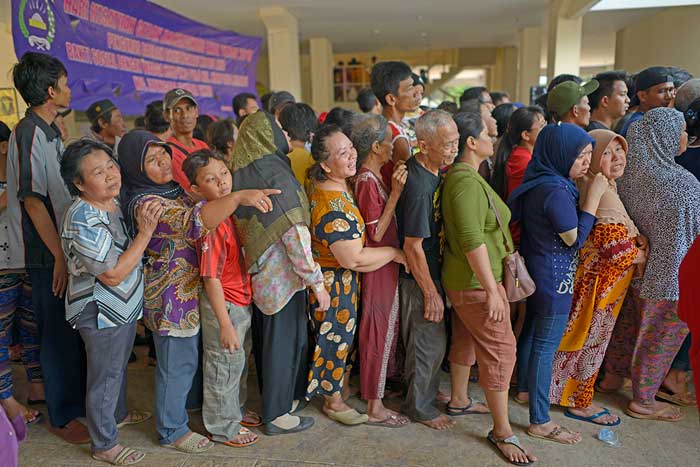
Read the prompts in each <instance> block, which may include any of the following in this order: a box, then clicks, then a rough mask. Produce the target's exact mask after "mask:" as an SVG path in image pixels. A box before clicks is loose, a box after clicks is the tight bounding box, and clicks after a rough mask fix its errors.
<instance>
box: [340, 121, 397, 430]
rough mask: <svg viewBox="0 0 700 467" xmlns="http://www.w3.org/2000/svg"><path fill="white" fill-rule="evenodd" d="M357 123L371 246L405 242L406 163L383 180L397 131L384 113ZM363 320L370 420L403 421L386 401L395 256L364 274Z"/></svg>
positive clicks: (393, 335)
mask: <svg viewBox="0 0 700 467" xmlns="http://www.w3.org/2000/svg"><path fill="white" fill-rule="evenodd" d="M360 118H361V119H360V120H359V121H357V122H356V123H355V125H354V127H353V129H352V135H351V138H352V143H353V145H354V146H355V150H356V151H357V167H358V168H359V169H358V171H357V178H356V179H355V198H356V199H357V207H358V208H359V209H360V213H361V214H362V217H363V218H364V220H365V226H366V232H367V239H366V243H365V246H366V247H370V248H371V247H387V246H388V247H393V248H399V246H400V245H399V232H398V226H397V224H396V214H395V211H396V203H397V202H398V201H399V196H401V191H402V190H403V186H404V184H405V183H406V177H407V172H406V166H405V165H403V164H400V165H397V166H396V169H395V170H394V174H393V177H392V179H391V186H390V187H387V186H385V185H384V183H383V182H382V174H381V169H382V167H383V166H384V165H385V164H386V163H388V162H389V161H391V154H392V150H393V144H392V143H391V131H389V125H388V123H387V121H386V119H385V118H384V117H382V116H381V115H371V116H370V115H367V116H362V117H360ZM361 299H362V320H360V331H359V332H360V336H359V338H360V340H359V342H360V346H359V350H360V392H361V395H362V398H363V399H365V400H366V401H367V415H368V416H369V423H376V424H380V425H382V426H390V427H395V426H401V425H405V424H406V423H408V421H409V420H408V418H407V417H405V416H403V415H400V414H398V413H397V412H394V411H393V410H389V409H387V408H386V407H384V405H383V404H382V398H383V397H384V388H385V385H386V378H387V376H391V374H392V372H396V368H395V366H396V365H392V363H393V362H394V361H395V359H396V356H395V353H396V344H397V342H398V337H399V334H400V329H399V265H398V264H397V263H395V262H390V263H387V264H385V265H384V266H382V267H381V268H379V269H377V270H376V271H373V272H366V273H365V275H364V286H363V287H362V294H361Z"/></svg>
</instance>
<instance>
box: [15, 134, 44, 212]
mask: <svg viewBox="0 0 700 467" xmlns="http://www.w3.org/2000/svg"><path fill="white" fill-rule="evenodd" d="M27 123H28V122H26V123H25V124H20V125H18V126H17V128H16V129H15V144H14V148H13V149H14V150H15V151H17V160H18V162H19V180H18V184H17V187H18V190H17V198H19V200H20V201H24V199H25V198H27V197H28V196H36V197H38V198H40V199H42V200H46V197H47V193H48V180H47V178H46V162H45V160H44V157H45V155H46V148H42V143H41V140H40V138H39V136H38V134H39V129H38V127H37V126H36V125H32V124H27Z"/></svg>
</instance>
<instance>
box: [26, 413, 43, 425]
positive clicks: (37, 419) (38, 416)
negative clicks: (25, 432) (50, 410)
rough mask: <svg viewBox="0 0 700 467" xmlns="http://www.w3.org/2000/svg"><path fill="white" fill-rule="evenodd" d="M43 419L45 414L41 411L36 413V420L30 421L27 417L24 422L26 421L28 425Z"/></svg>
mask: <svg viewBox="0 0 700 467" xmlns="http://www.w3.org/2000/svg"><path fill="white" fill-rule="evenodd" d="M43 419H44V414H43V413H41V412H37V413H36V415H35V416H34V420H31V421H29V420H27V418H26V417H25V419H24V423H26V424H27V425H34V424H35V423H39V422H40V421H42V420H43Z"/></svg>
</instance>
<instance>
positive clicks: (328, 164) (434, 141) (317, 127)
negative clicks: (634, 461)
mask: <svg viewBox="0 0 700 467" xmlns="http://www.w3.org/2000/svg"><path fill="white" fill-rule="evenodd" d="M12 76H13V79H14V84H15V87H16V89H17V91H18V92H19V94H20V95H21V96H22V98H23V99H24V100H25V101H26V103H27V105H28V110H27V113H26V116H25V117H24V118H23V119H22V120H21V121H20V122H19V123H18V124H17V125H16V127H15V128H13V129H10V128H8V127H7V126H6V125H4V124H2V125H0V180H1V182H0V183H2V186H0V188H2V189H3V193H2V195H0V209H2V212H1V214H0V225H2V228H0V236H2V238H0V242H1V244H2V246H3V253H2V254H1V255H0V279H2V288H1V289H0V306H1V308H0V406H1V407H2V410H0V425H3V426H6V427H7V428H8V429H4V428H3V429H2V433H3V435H0V439H1V440H2V443H3V446H5V445H7V446H12V448H11V450H10V451H8V452H5V453H3V454H0V461H1V462H0V464H2V465H13V462H16V454H17V444H16V442H17V440H18V439H22V437H23V436H24V433H25V431H26V425H30V424H32V423H36V422H38V421H40V420H41V419H42V417H43V414H42V413H41V411H40V410H38V409H37V408H36V406H37V404H45V407H46V410H47V412H48V423H49V427H50V430H51V432H52V433H54V434H55V435H57V436H58V437H60V438H62V439H63V440H65V441H66V442H68V443H74V444H87V443H89V444H90V445H91V453H92V457H93V458H94V459H97V460H101V461H105V462H107V463H110V464H113V465H131V464H135V463H137V462H140V461H141V460H143V459H144V457H145V454H144V453H143V452H141V451H138V450H135V449H133V448H129V447H125V446H123V445H122V444H120V443H119V429H120V428H122V427H123V426H125V425H129V424H136V423H141V422H143V421H146V420H148V419H150V418H152V416H154V417H155V426H156V431H157V436H158V440H159V442H160V444H161V445H162V446H164V447H167V448H172V449H176V450H178V451H181V452H185V453H188V454H195V453H202V452H205V451H207V450H208V449H210V448H212V447H213V446H214V445H215V443H221V444H223V445H226V446H231V447H246V446H250V445H252V444H255V443H257V442H258V441H259V440H260V438H259V434H258V433H256V430H253V429H251V428H255V427H260V430H261V431H262V432H263V433H264V434H266V435H268V436H273V435H283V434H292V433H297V432H301V431H304V430H307V429H310V428H311V427H312V426H313V425H314V418H313V417H311V416H309V414H310V413H311V412H309V411H306V412H303V413H304V414H305V415H302V411H303V410H304V409H305V408H306V406H307V405H308V404H309V402H310V401H311V400H312V399H314V397H315V396H319V400H320V401H321V403H322V404H321V410H322V412H323V414H325V416H327V417H328V418H329V419H331V420H333V421H335V422H337V423H340V424H344V425H360V424H366V425H372V426H378V427H387V428H399V429H400V428H401V427H405V426H407V425H408V424H409V423H411V422H417V423H421V424H423V425H425V426H427V427H430V428H433V429H436V430H446V429H450V428H452V427H453V426H454V425H455V421H454V417H459V416H464V415H469V414H482V415H490V416H491V418H492V429H491V430H490V431H489V432H488V436H487V439H488V441H489V442H490V443H491V444H492V445H493V447H494V450H495V452H497V453H498V454H499V455H501V456H502V457H503V458H504V459H505V460H506V461H508V462H510V463H512V464H514V465H530V464H532V463H534V462H535V461H536V460H537V457H536V456H535V455H534V454H533V453H531V452H530V450H529V449H528V448H527V447H526V446H525V445H524V444H523V443H522V442H521V441H520V439H519V438H518V436H517V435H516V433H515V432H514V430H513V428H512V427H511V424H510V421H509V392H511V393H512V398H513V400H514V401H515V402H517V403H519V404H523V405H527V406H528V407H529V426H528V427H527V429H526V433H527V434H528V435H530V436H533V437H536V438H541V439H545V440H549V441H553V442H557V443H563V444H567V445H571V444H576V443H579V442H581V441H582V435H581V433H580V432H578V431H576V430H575V428H570V427H565V426H562V425H560V424H558V423H556V422H554V421H553V420H552V418H551V417H550V407H551V406H552V405H555V406H561V407H564V414H565V415H566V417H569V418H570V419H572V420H574V422H572V423H592V424H596V425H600V426H616V425H619V424H620V423H622V422H623V419H622V418H621V416H620V415H617V414H615V413H613V412H612V411H611V410H610V409H609V408H606V407H603V406H601V405H598V404H597V403H596V402H595V401H594V393H595V392H596V391H598V392H602V393H609V392H614V391H617V390H619V389H622V388H623V387H624V385H625V382H626V381H630V382H631V389H632V399H631V400H630V401H629V404H628V405H627V407H626V409H625V413H626V414H627V415H628V416H630V417H634V418H638V419H646V420H654V421H668V422H675V421H679V420H681V418H682V416H683V414H682V412H681V411H680V410H679V409H678V408H677V407H676V406H678V405H680V406H695V405H696V401H695V400H694V398H693V397H692V396H691V394H690V392H689V389H688V387H689V385H688V380H687V376H688V374H689V370H690V368H691V364H692V366H693V367H694V368H695V369H696V370H697V365H698V363H699V360H700V345H699V344H700V336H698V335H697V332H698V331H700V323H699V322H698V321H699V320H698V318H697V314H696V313H694V306H695V305H696V304H698V303H700V296H698V298H696V296H697V292H694V290H695V289H696V288H695V287H694V286H693V284H692V280H691V278H692V277H695V275H696V274H698V273H700V247H698V246H697V242H696V239H697V237H698V235H700V182H699V181H698V177H699V176H700V170H699V169H700V163H699V161H700V159H699V157H700V154H699V152H700V140H698V136H700V79H692V77H690V76H689V75H688V74H687V73H685V72H683V70H678V69H673V68H666V67H651V68H648V69H646V70H643V71H641V72H639V73H638V74H636V75H635V76H630V75H628V74H627V73H625V72H620V71H612V72H604V73H600V74H599V75H597V76H596V77H595V78H594V79H591V80H589V81H587V82H583V81H582V79H581V78H580V77H577V76H572V75H562V76H558V77H556V78H555V79H554V80H553V81H552V83H551V84H550V86H549V89H548V92H547V94H546V95H545V96H544V97H542V98H540V99H539V100H538V103H539V104H540V105H532V106H524V105H522V104H519V103H511V102H510V98H509V96H508V95H507V94H505V93H496V92H494V93H490V92H489V91H488V89H486V88H483V87H473V88H469V89H467V90H466V91H465V92H464V94H463V95H462V96H461V99H460V102H459V104H457V103H454V102H443V103H442V104H440V106H439V107H438V108H437V109H429V108H423V107H421V102H422V100H423V93H424V92H425V85H424V83H423V82H422V81H421V79H420V77H418V76H417V75H415V74H413V73H412V71H411V68H410V67H409V66H408V65H407V64H406V63H403V62H396V61H385V62H379V63H377V64H375V65H374V66H373V68H372V70H371V89H366V90H363V91H362V92H361V93H359V96H358V104H359V107H360V109H361V110H362V112H352V111H349V110H345V109H340V108H336V109H332V110H331V111H329V112H327V113H325V112H324V113H323V114H321V115H317V113H316V112H315V110H314V109H313V108H312V107H311V106H309V105H308V104H306V103H302V102H296V99H295V98H294V96H293V95H291V94H290V93H289V92H285V91H279V92H273V93H270V94H268V95H266V96H263V97H262V98H261V99H260V100H258V99H257V96H255V95H253V94H247V93H245V94H240V95H238V96H236V97H235V98H234V99H233V103H232V104H233V109H234V113H235V115H234V116H233V118H216V117H213V116H207V115H200V114H199V111H198V105H197V98H196V96H194V95H193V94H192V93H191V92H189V91H188V90H187V89H184V88H177V89H173V90H171V91H169V92H167V93H166V94H165V95H164V96H163V99H162V100H159V101H155V102H152V103H150V104H148V106H147V107H146V109H145V113H144V115H143V116H142V117H139V118H138V119H137V121H136V124H135V125H136V127H135V128H134V129H132V130H131V131H128V132H127V131H126V124H125V121H124V118H123V116H122V115H121V113H120V111H119V109H118V108H117V107H116V106H115V105H114V104H113V103H112V102H111V101H110V100H109V99H101V100H98V101H96V102H95V103H93V104H92V105H91V106H90V107H89V109H88V110H87V112H86V114H87V117H88V119H89V120H90V134H89V135H87V136H86V137H83V138H80V139H75V138H72V139H71V138H70V135H68V131H67V129H66V126H65V124H63V122H62V119H63V117H65V116H66V115H67V112H70V100H71V91H70V87H69V86H68V81H67V80H68V76H67V71H66V69H65V67H64V66H63V64H62V63H61V62H60V61H59V60H57V59H56V58H53V57H51V56H49V55H45V54H40V53H27V54H25V55H23V56H22V57H21V59H20V60H19V62H18V63H17V64H16V65H15V67H14V68H13V70H12ZM64 141H66V143H67V146H64ZM518 255H519V256H518ZM519 257H522V258H523V259H524V264H525V265H526V268H527V271H524V270H521V269H515V270H514V269H513V264H516V263H517V261H518V258H519ZM517 264H520V265H522V263H517ZM526 273H527V274H526ZM523 274H526V275H523ZM511 279H512V280H511ZM521 279H522V280H521ZM526 279H528V280H529V279H531V282H532V283H533V284H534V292H533V291H532V290H530V292H529V296H527V297H526V298H524V299H523V295H522V293H521V291H520V290H518V289H519V288H520V287H521V285H520V284H522V283H524V282H525V281H526ZM139 321H141V322H142V323H143V325H144V326H145V329H146V336H143V337H142V336H138V335H137V328H138V322H139ZM686 323H687V324H686ZM689 331H692V333H693V334H695V335H694V336H693V338H692V341H691V339H690V337H689ZM139 339H141V340H143V341H144V342H148V343H149V345H150V350H149V361H150V363H151V364H152V365H153V366H154V367H155V407H154V414H151V413H150V412H149V411H146V410H145V409H146V407H140V408H139V409H135V408H132V409H129V408H128V406H127V398H126V388H127V375H128V372H127V364H128V362H129V361H130V360H133V359H134V358H135V356H134V354H133V352H132V349H133V346H134V344H135V341H138V340H139ZM15 349H19V354H18V356H17V359H18V360H21V362H22V364H23V365H24V368H25V369H26V374H27V379H28V382H29V386H28V387H29V390H28V395H27V403H26V405H25V404H24V403H21V402H20V401H19V400H18V399H17V398H16V396H15V394H14V392H13V385H12V372H11V367H10V360H11V358H12V357H11V353H12V352H11V351H13V350H15ZM253 362H254V364H255V368H256V372H255V373H256V375H257V383H258V385H257V386H258V388H259V390H260V392H261V400H262V404H261V410H259V413H257V412H256V411H254V410H253V409H252V408H251V407H249V406H247V394H248V389H247V382H248V366H249V364H252V363H253ZM357 367H359V370H355V371H353V368H357ZM442 371H447V372H449V373H450V383H451V391H450V393H449V394H445V393H443V392H441V391H440V379H441V372H442ZM693 373H694V376H695V378H696V382H697V378H698V371H694V372H693ZM354 375H359V393H358V397H360V398H361V399H362V400H364V401H366V402H367V406H366V407H367V409H366V412H365V413H362V412H360V411H358V410H357V409H356V408H353V407H352V406H351V405H349V404H348V403H347V400H348V398H350V397H353V396H354V394H355V392H354V391H353V388H351V381H352V382H353V383H355V382H356V381H357V378H355V377H354ZM470 377H471V378H472V380H476V379H475V377H476V378H478V381H479V384H480V385H481V387H482V389H483V391H484V394H485V398H486V401H485V402H479V401H476V400H474V399H472V398H471V397H470V395H469V382H470ZM696 387H697V386H696ZM389 398H391V399H397V398H398V399H400V400H401V406H400V409H399V407H398V406H395V405H393V404H388V405H385V404H384V400H385V399H389ZM658 399H662V400H665V401H667V402H662V401H660V400H658ZM389 406H393V407H394V409H392V408H390V407H389ZM197 408H201V410H202V419H203V422H204V426H205V428H206V431H207V433H196V432H193V431H192V430H191V429H190V427H189V425H188V423H189V415H188V410H190V409H197ZM81 417H85V419H86V420H87V426H85V425H84V424H83V423H81V422H80V421H79V420H78V419H79V418H81ZM8 430H10V431H9V432H10V433H11V434H14V438H12V440H10V438H6V437H5V435H4V433H8ZM12 430H14V431H12ZM5 441H7V443H8V444H5ZM10 441H12V442H10ZM12 456H14V461H12V459H13V457H12Z"/></svg>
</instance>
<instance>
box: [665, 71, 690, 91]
mask: <svg viewBox="0 0 700 467" xmlns="http://www.w3.org/2000/svg"><path fill="white" fill-rule="evenodd" d="M668 72H669V73H670V74H671V76H672V77H673V86H674V87H675V88H676V89H678V88H680V87H681V86H683V83H685V82H686V81H689V80H691V79H693V78H694V76H693V74H692V73H690V72H689V71H688V70H686V69H683V68H678V67H676V66H672V67H669V68H668Z"/></svg>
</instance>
